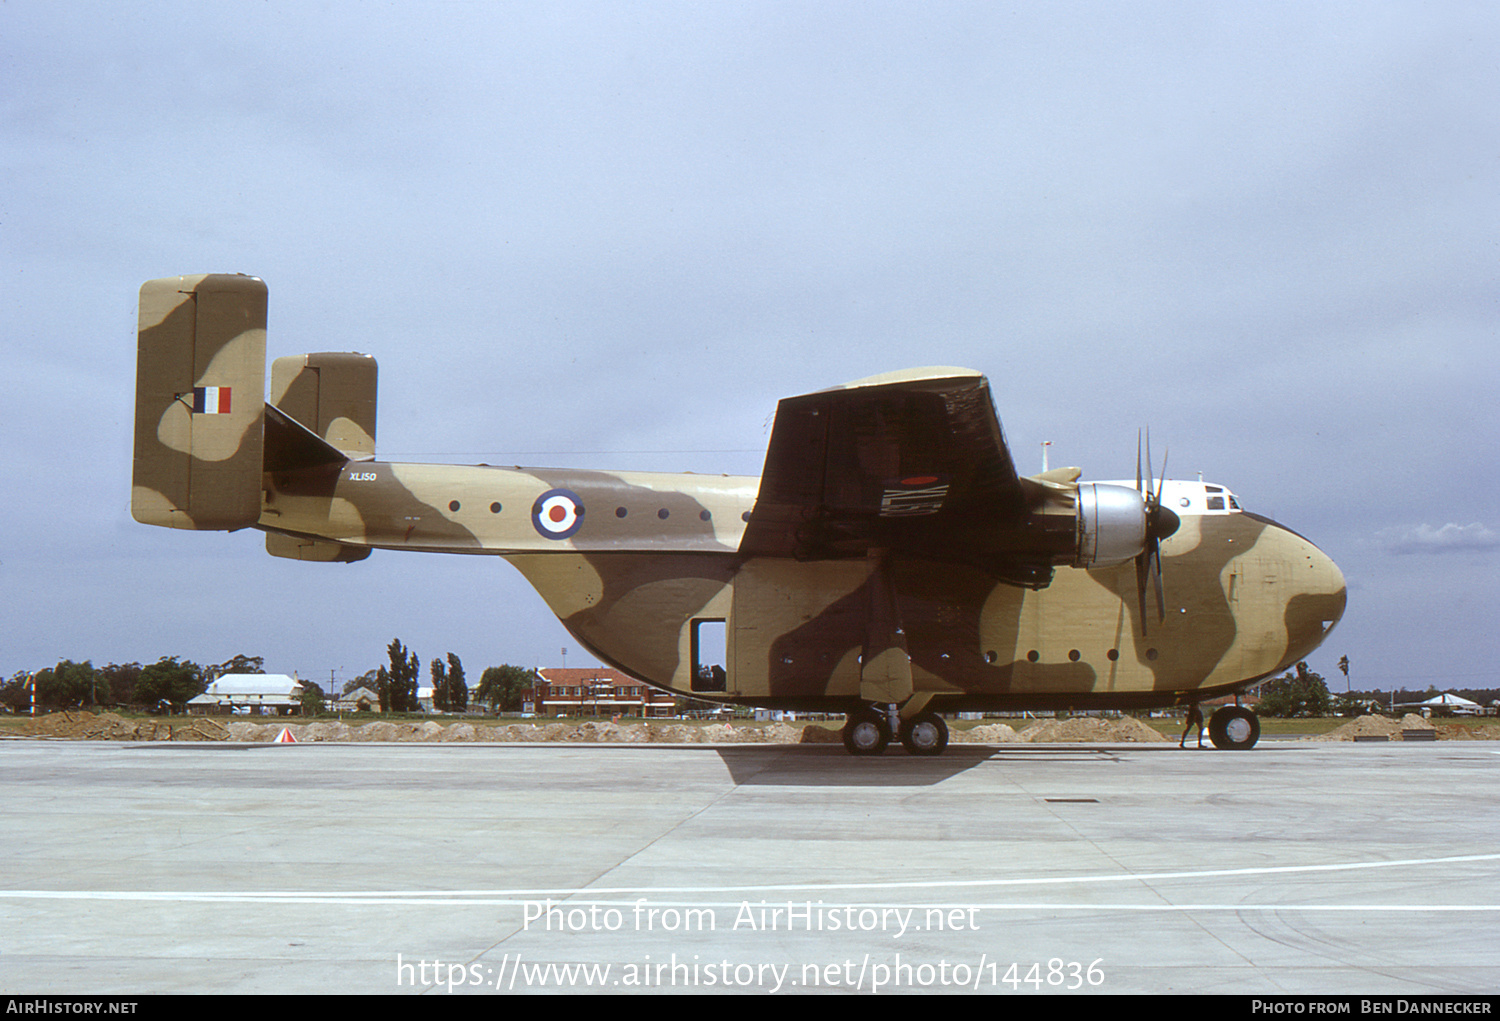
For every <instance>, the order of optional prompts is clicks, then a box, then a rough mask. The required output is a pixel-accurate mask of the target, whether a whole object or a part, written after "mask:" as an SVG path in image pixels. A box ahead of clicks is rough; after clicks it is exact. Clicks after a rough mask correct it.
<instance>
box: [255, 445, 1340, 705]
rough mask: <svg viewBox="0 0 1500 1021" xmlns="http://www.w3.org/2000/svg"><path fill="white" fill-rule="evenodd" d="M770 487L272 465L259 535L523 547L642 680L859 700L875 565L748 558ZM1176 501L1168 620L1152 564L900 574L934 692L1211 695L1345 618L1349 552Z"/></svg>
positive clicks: (1297, 651)
mask: <svg viewBox="0 0 1500 1021" xmlns="http://www.w3.org/2000/svg"><path fill="white" fill-rule="evenodd" d="M758 486H759V480H758V479H756V478H754V477H746V476H700V475H668V474H655V473H626V472H596V471H577V470H567V469H535V468H524V469H523V468H499V467H491V466H483V465H481V466H459V465H431V464H425V465H424V464H401V463H393V462H380V461H353V462H348V463H346V464H344V465H343V466H342V467H329V468H322V469H309V470H303V471H298V472H286V473H267V475H266V477H265V486H264V491H263V492H264V497H263V511H262V515H261V519H260V527H261V528H263V529H265V530H267V531H270V532H277V533H282V534H285V535H291V536H296V537H301V538H304V539H311V540H318V541H322V542H334V543H338V544H341V545H343V546H346V547H351V548H377V549H396V550H416V551H428V552H440V553H470V554H490V555H496V556H502V557H505V558H506V559H507V560H509V561H510V562H511V563H512V564H514V565H515V566H516V567H517V568H518V569H519V570H520V571H521V572H522V574H523V575H525V577H526V578H527V579H528V580H529V581H530V582H531V583H532V585H533V586H535V587H536V589H537V591H538V592H539V593H540V594H541V595H542V597H543V598H544V599H545V600H546V601H547V603H548V604H549V606H550V607H551V609H552V610H553V612H555V613H556V614H557V616H558V618H559V619H560V620H561V621H562V623H563V624H564V625H565V626H566V627H567V628H568V629H569V631H570V632H571V633H572V634H573V635H574V636H575V637H576V638H577V640H578V641H579V642H581V643H582V644H583V645H585V646H586V647H587V648H589V649H590V650H591V651H593V652H594V653H595V654H596V655H597V656H599V657H600V658H601V659H603V660H604V661H606V662H608V663H610V664H611V665H613V666H616V667H618V668H619V669H621V670H624V671H625V672H627V673H629V674H631V675H633V676H635V677H638V678H640V679H641V680H644V681H647V682H649V683H651V684H655V685H657V686H660V687H664V688H668V689H671V690H674V691H677V692H680V693H683V694H696V695H699V696H701V697H706V698H712V699H718V700H722V701H728V702H744V703H753V704H756V705H761V706H767V707H771V708H807V709H814V708H823V709H830V710H832V709H836V708H838V707H839V706H842V705H853V704H857V703H859V702H860V700H861V667H862V657H863V656H864V655H865V654H866V651H867V642H868V631H867V626H866V625H867V621H868V617H869V612H868V610H869V606H870V596H869V593H870V592H871V591H872V585H873V584H874V582H873V580H872V576H873V575H874V573H875V572H876V566H875V561H874V560H873V559H871V558H868V557H859V558H851V559H845V560H812V561H799V560H796V559H791V558H780V557H776V558H772V557H746V556H744V555H742V554H741V553H740V552H738V550H739V547H740V539H741V537H742V535H743V532H744V529H745V522H746V521H747V520H748V518H749V514H750V511H751V510H752V508H753V506H754V503H755V499H756V494H757V491H758ZM1162 503H1163V505H1165V506H1167V507H1169V508H1171V509H1172V510H1173V512H1174V513H1175V514H1176V515H1177V516H1178V518H1179V519H1180V526H1179V527H1178V528H1177V530H1176V531H1175V532H1174V533H1173V534H1172V535H1170V536H1168V537H1167V538H1166V539H1165V540H1164V541H1163V543H1162V560H1163V570H1162V576H1163V585H1164V596H1165V613H1164V615H1163V619H1158V616H1157V613H1156V612H1155V609H1154V607H1153V608H1152V609H1151V610H1150V611H1148V612H1147V615H1146V619H1145V620H1144V621H1143V620H1142V619H1141V614H1142V610H1143V607H1142V605H1141V603H1140V600H1139V599H1138V590H1137V585H1138V580H1137V575H1136V569H1135V567H1134V565H1133V564H1131V563H1125V564H1122V565H1119V566H1111V567H1095V568H1077V567H1061V568H1059V569H1058V570H1057V571H1056V572H1055V575H1054V576H1053V578H1052V581H1051V583H1050V584H1049V585H1047V586H1045V587H1042V588H1035V589H1033V588H1026V587H1020V586H1017V585H1013V584H1008V583H1005V582H1001V581H997V580H996V579H995V578H993V577H991V576H990V575H988V574H985V573H984V572H982V571H980V570H978V569H977V568H974V567H968V566H965V565H963V564H957V563H935V562H931V561H926V560H921V559H915V558H909V559H901V558H892V559H890V560H889V561H886V562H884V570H885V572H887V574H888V577H889V582H882V584H887V585H889V587H890V588H891V589H893V591H894V605H895V611H894V612H895V614H896V616H897V620H898V624H899V627H898V629H897V630H898V631H899V632H900V633H901V634H902V635H903V636H904V640H905V647H906V648H905V654H906V655H907V656H909V658H910V663H911V678H912V686H913V689H914V692H915V693H916V694H918V695H920V696H922V697H923V698H924V699H926V700H927V701H928V704H929V705H930V707H931V708H933V709H935V710H939V711H956V710H962V709H995V708H1007V707H1019V706H1029V707H1036V708H1048V707H1057V708H1065V707H1073V708H1090V707H1126V706H1148V705H1162V704H1170V703H1174V702H1181V701H1190V700H1196V699H1198V698H1201V697H1205V696H1207V695H1211V694H1215V693H1221V692H1229V691H1235V690H1238V689H1240V688H1243V687H1245V686H1246V685H1248V684H1250V683H1253V682H1254V681H1256V680H1258V679H1260V678H1263V677H1265V676H1268V675H1270V674H1274V673H1276V672H1278V671H1281V670H1284V669H1286V668H1287V667H1288V666H1290V665H1291V664H1293V663H1295V662H1297V661H1298V660H1299V659H1302V658H1305V657H1306V656H1307V655H1308V653H1310V652H1311V651H1312V650H1313V649H1314V648H1316V647H1317V645H1318V644H1319V643H1320V642H1321V641H1322V640H1323V638H1324V637H1325V635H1326V634H1327V633H1328V631H1329V629H1331V628H1332V626H1333V625H1334V623H1336V622H1337V621H1338V619H1339V617H1340V616H1341V615H1342V613H1343V609H1344V603H1345V586H1344V579H1343V576H1342V575H1341V574H1340V572H1339V570H1338V568H1337V567H1336V566H1335V565H1334V563H1333V562H1332V560H1330V559H1329V558H1328V557H1327V556H1326V555H1324V554H1323V553H1322V552H1321V551H1320V550H1318V549H1317V547H1316V546H1314V545H1313V544H1312V543H1310V542H1308V541H1307V540H1306V539H1304V538H1302V537H1301V536H1299V535H1297V534H1296V533H1294V532H1292V531H1290V530H1288V529H1286V528H1283V527H1281V526H1280V525H1277V524H1276V523H1274V522H1272V521H1269V520H1268V519H1265V518H1262V517H1259V516H1257V515H1254V514H1250V513H1246V512H1244V511H1242V510H1241V509H1240V508H1239V507H1238V504H1237V501H1236V500H1235V498H1234V496H1233V494H1231V493H1229V492H1228V491H1227V490H1225V489H1224V488H1223V487H1219V486H1214V485H1211V484H1205V483H1201V482H1182V481H1172V480H1168V481H1166V482H1165V483H1164V484H1163V487H1162ZM710 636H713V637H710ZM714 668H718V670H717V672H715V669H714ZM867 694H868V692H866V695H867Z"/></svg>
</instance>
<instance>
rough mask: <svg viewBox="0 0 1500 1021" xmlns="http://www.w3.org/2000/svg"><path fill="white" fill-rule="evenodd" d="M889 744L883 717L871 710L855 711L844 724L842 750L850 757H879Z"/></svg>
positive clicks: (889, 734)
mask: <svg viewBox="0 0 1500 1021" xmlns="http://www.w3.org/2000/svg"><path fill="white" fill-rule="evenodd" d="M890 743H891V728H890V726H889V725H888V724H887V723H886V722H885V716H883V715H882V714H880V713H877V712H876V711H875V710H873V709H857V710H855V711H854V712H852V713H850V714H849V718H848V719H847V720H846V721H845V723H844V749H845V750H846V751H847V752H848V753H849V754H850V755H880V754H882V753H884V751H885V748H886V745H888V744H890Z"/></svg>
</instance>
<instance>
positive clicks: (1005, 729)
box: [948, 723, 1021, 744]
mask: <svg viewBox="0 0 1500 1021" xmlns="http://www.w3.org/2000/svg"><path fill="white" fill-rule="evenodd" d="M1019 740H1021V735H1019V734H1017V733H1016V729H1015V728H1014V727H1012V726H1011V725H1010V724H1008V723H981V724H980V725H979V726H977V727H970V728H969V729H968V730H951V729H950V730H949V731H948V742H949V743H950V744H1013V743H1014V742H1017V741H1019Z"/></svg>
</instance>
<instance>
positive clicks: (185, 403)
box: [130, 274, 266, 530]
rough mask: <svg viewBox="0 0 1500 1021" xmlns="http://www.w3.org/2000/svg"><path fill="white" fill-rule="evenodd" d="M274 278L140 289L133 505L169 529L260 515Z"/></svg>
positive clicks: (203, 280)
mask: <svg viewBox="0 0 1500 1021" xmlns="http://www.w3.org/2000/svg"><path fill="white" fill-rule="evenodd" d="M265 374H266V285H265V284H264V283H263V282H262V281H260V280H258V279H256V278H255V277H247V276H236V275H228V274H210V275H206V276H182V277H166V278H163V279H161V280H152V281H149V282H147V283H146V284H145V285H144V286H143V287H142V288H141V303H140V324H139V333H138V348H137V362H136V389H135V462H134V472H133V478H132V485H131V494H130V511H131V514H133V515H134V516H135V519H136V520H137V521H140V522H142V523H144V524H148V525H164V526H166V527H169V528H194V529H217V530H232V529H236V528H245V527H247V526H250V525H254V524H255V523H256V522H257V521H258V520H259V519H260V505H261V462H262V453H263V450H264V408H265V396H264V395H265Z"/></svg>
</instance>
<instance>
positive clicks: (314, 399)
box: [131, 275, 1345, 755]
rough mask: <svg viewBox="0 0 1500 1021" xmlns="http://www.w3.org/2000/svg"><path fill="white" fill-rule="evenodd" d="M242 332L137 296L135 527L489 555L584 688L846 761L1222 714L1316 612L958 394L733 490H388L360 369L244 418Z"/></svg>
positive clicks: (235, 289) (981, 388)
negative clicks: (1025, 720) (987, 714)
mask: <svg viewBox="0 0 1500 1021" xmlns="http://www.w3.org/2000/svg"><path fill="white" fill-rule="evenodd" d="M265 325H266V288H265V284H264V283H262V282H261V281H260V280H258V279H255V278H253V277H246V276H231V275H211V276H186V277H170V278H167V279H163V280H153V281H151V282H149V283H147V284H146V285H145V286H144V287H142V288H141V300H140V335H139V363H138V368H137V378H136V416H135V464H134V485H133V489H132V495H131V508H132V513H133V514H134V516H135V518H136V519H137V520H138V521H142V522H144V523H146V524H152V525H164V526H167V527H170V528H190V529H218V530H231V531H232V530H235V529H240V528H246V527H253V528H258V529H260V530H261V531H263V532H265V534H266V550H267V551H268V552H269V553H271V554H272V555H274V556H278V557H289V558H292V559H297V560H319V561H346V562H347V561H355V560H360V559H363V558H364V557H367V556H369V554H370V551H371V550H373V549H383V550H420V551H426V552H434V553H479V554H484V553H489V554H494V555H496V556H500V557H504V558H505V559H506V560H508V561H510V562H511V563H512V564H514V565H515V566H516V567H517V568H518V569H519V570H520V571H521V573H522V574H523V575H524V576H525V577H526V579H527V580H528V581H530V582H531V584H532V585H533V586H535V587H536V590H537V591H538V592H539V593H540V594H541V596H542V598H543V599H545V600H546V601H547V604H548V605H549V606H550V607H551V608H552V610H553V612H554V613H556V614H557V616H558V618H559V619H560V620H561V621H562V622H563V624H564V625H565V626H566V627H567V629H568V630H569V631H570V632H572V634H573V635H574V637H576V638H577V639H578V641H579V642H580V643H582V644H583V645H584V646H585V647H586V648H588V649H589V650H590V651H591V652H592V653H594V655H596V656H598V657H599V659H601V660H603V661H604V662H606V663H609V664H611V665H612V666H615V667H617V668H618V669H620V670H623V671H624V672H626V673H628V674H630V675H632V676H634V677H637V678H640V679H641V680H642V681H645V682H647V683H650V684H653V685H657V686H659V687H662V688H666V689H669V690H671V691H674V692H677V693H680V694H684V695H694V696H700V697H704V698H707V699H711V700H715V701H719V702H726V703H734V704H740V705H756V706H762V707H766V708H771V709H789V710H810V711H823V712H843V713H845V714H847V719H848V722H847V723H846V725H845V727H844V744H845V746H846V747H847V748H848V749H849V751H851V752H853V753H855V754H858V755H871V754H879V753H880V752H882V751H884V750H885V748H886V745H887V744H888V743H889V741H890V740H891V739H892V737H898V738H899V739H900V741H901V742H902V744H903V745H905V747H906V748H907V750H908V751H909V752H911V753H912V754H916V755H936V754H938V753H940V752H941V751H942V750H943V748H944V747H945V746H946V744H947V740H948V731H947V726H946V724H945V723H944V722H943V719H942V717H941V716H940V715H939V713H944V712H957V711H965V710H977V711H984V710H1008V709H1039V710H1048V709H1133V708H1144V707H1153V706H1168V705H1174V704H1184V703H1190V702H1197V701H1200V700H1203V699H1206V698H1213V697H1215V696H1220V695H1225V694H1230V693H1235V694H1237V693H1239V692H1241V691H1243V690H1244V689H1245V688H1246V687H1247V686H1249V685H1250V684H1252V683H1254V682H1255V681H1257V680H1260V679H1261V678H1264V677H1267V676H1269V675H1271V674H1274V673H1276V672H1278V671H1281V670H1284V669H1286V668H1287V667H1288V666H1290V665H1291V664H1293V663H1295V662H1296V661H1297V660H1299V659H1302V658H1304V657H1306V656H1307V655H1308V653H1310V652H1311V651H1312V650H1313V649H1314V648H1316V647H1317V646H1318V644H1319V643H1320V642H1321V641H1322V640H1323V638H1324V637H1325V636H1326V635H1327V634H1328V631H1329V629H1330V628H1332V627H1333V625H1334V624H1335V623H1336V622H1337V621H1338V619H1339V617H1340V615H1341V614H1342V613H1343V611H1344V601H1345V590H1344V579H1343V576H1342V575H1341V574H1340V573H1339V570H1338V568H1337V567H1335V566H1334V564H1333V562H1332V561H1331V560H1330V559H1329V558H1328V557H1326V556H1325V555H1324V554H1323V553H1322V552H1320V551H1319V550H1318V549H1317V547H1315V546H1314V545H1313V544H1312V543H1310V542H1308V541H1307V540H1306V539H1304V538H1302V537H1301V536H1299V535H1297V534H1296V533H1294V532H1291V531H1288V530H1287V529H1285V528H1282V527H1281V526H1279V525H1277V524H1275V523H1274V522H1272V521H1270V520H1268V519H1266V518H1263V517H1258V516H1256V515H1255V514H1251V513H1249V512H1247V511H1244V510H1242V509H1241V508H1240V506H1239V505H1238V503H1237V502H1236V500H1235V497H1234V495H1233V494H1232V493H1230V492H1229V491H1228V490H1226V489H1225V488H1223V487H1222V486H1215V485H1207V484H1205V483H1203V482H1180V481H1171V480H1165V481H1163V480H1152V479H1150V478H1149V477H1148V478H1147V479H1146V480H1145V481H1144V482H1143V481H1142V479H1141V478H1140V474H1141V471H1140V466H1139V454H1137V468H1136V476H1137V478H1136V480H1135V483H1134V484H1133V485H1132V484H1131V483H1129V482H1123V483H1106V482H1080V481H1079V478H1080V475H1081V473H1080V471H1079V470H1078V469H1076V468H1061V469H1056V470H1053V471H1047V472H1043V473H1042V474H1040V475H1034V476H1031V477H1029V478H1023V477H1021V476H1019V475H1018V474H1017V473H1016V469H1015V465H1014V464H1013V463H1012V460H1011V456H1010V452H1009V451H1008V450H1007V448H1006V444H1005V439H1004V436H1003V435H1002V434H1001V431H1000V423H999V421H998V419H997V418H996V416H995V410H994V405H993V404H992V402H991V399H990V390H989V384H988V382H987V381H986V380H985V378H984V377H983V376H981V375H980V374H978V373H976V372H973V371H971V370H968V369H953V368H934V369H918V370H913V371H907V372H900V373H894V374H891V375H887V376H877V377H874V378H871V379H864V380H860V381H859V382H856V383H850V384H849V385H847V386H843V387H836V388H833V389H830V390H823V391H820V392H818V393H812V394H806V395H804V396H801V397H792V398H788V399H786V400H783V401H782V402H781V403H780V405H779V407H778V409H777V412H776V420H775V424H774V426H773V428H772V432H771V442H770V448H769V450H768V452H767V454H766V462H765V470H764V472H763V473H762V474H761V477H760V478H759V479H755V478H737V477H729V476H722V477H717V478H716V477H708V476H700V475H664V474H649V473H640V472H604V471H575V470H571V469H547V468H497V467H491V466H489V465H474V466H462V465H446V464H397V463H392V462H387V461H380V460H377V459H376V457H375V383H376V372H375V361H374V359H372V358H369V357H367V356H365V355H357V354H309V355H299V356H295V357H290V358H278V359H276V361H275V362H274V363H273V364H272V367H271V391H270V401H269V402H266V401H265ZM1147 466H1148V469H1149V452H1148V455H1147ZM1147 474H1148V476H1149V475H1150V472H1149V471H1148V473H1147ZM1163 474H1165V465H1163ZM1163 576H1165V585H1163ZM1148 588H1150V589H1151V590H1153V592H1154V596H1155V598H1154V599H1153V600H1149V601H1148V599H1147V590H1148ZM1148 606H1149V611H1148ZM1150 611H1154V612H1150ZM1237 703H1238V700H1236V704H1235V705H1232V706H1226V707H1225V708H1222V709H1220V710H1218V711H1217V712H1215V713H1214V715H1213V717H1212V719H1211V721H1210V734H1211V736H1212V739H1213V741H1214V743H1215V744H1216V745H1217V746H1218V747H1220V748H1249V747H1251V746H1253V745H1254V744H1255V742H1256V740H1257V738H1258V737H1259V734H1260V725H1259V722H1258V721H1257V720H1256V717H1255V716H1254V714H1253V713H1251V712H1250V711H1249V710H1247V709H1244V708H1242V707H1240V706H1239V705H1238V704H1237Z"/></svg>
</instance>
